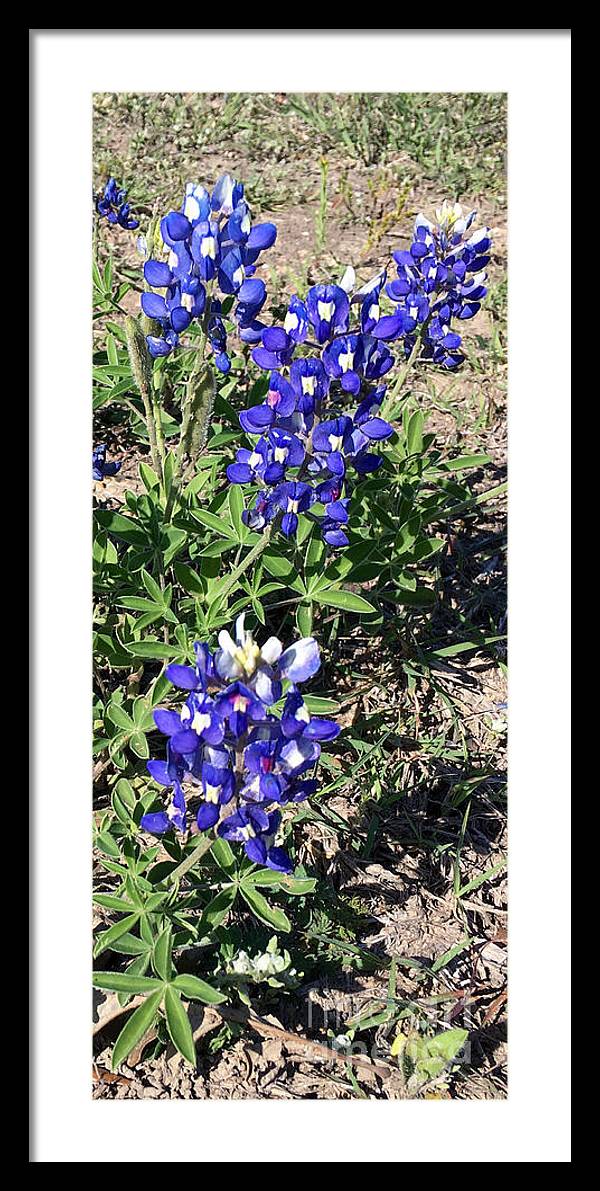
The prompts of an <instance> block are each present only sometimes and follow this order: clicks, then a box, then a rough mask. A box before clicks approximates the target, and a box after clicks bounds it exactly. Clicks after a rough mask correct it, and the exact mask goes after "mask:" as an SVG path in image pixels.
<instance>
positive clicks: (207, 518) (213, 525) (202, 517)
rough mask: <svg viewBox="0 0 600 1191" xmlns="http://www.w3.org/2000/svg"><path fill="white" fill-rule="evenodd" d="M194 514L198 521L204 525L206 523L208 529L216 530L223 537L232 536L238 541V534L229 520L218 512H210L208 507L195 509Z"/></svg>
mask: <svg viewBox="0 0 600 1191" xmlns="http://www.w3.org/2000/svg"><path fill="white" fill-rule="evenodd" d="M193 516H194V518H195V520H196V521H200V523H201V524H202V525H206V526H207V527H208V529H212V530H214V532H215V533H218V534H219V535H220V537H222V538H231V539H233V540H234V541H237V536H236V534H235V533H234V531H233V529H232V527H231V525H230V523H229V521H228V520H225V519H224V517H218V516H217V514H216V513H210V512H209V511H208V509H194V512H193Z"/></svg>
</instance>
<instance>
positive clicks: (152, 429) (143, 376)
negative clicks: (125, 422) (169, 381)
mask: <svg viewBox="0 0 600 1191" xmlns="http://www.w3.org/2000/svg"><path fill="white" fill-rule="evenodd" d="M125 333H126V336H127V350H128V352H129V359H130V362H131V370H132V372H133V376H134V379H135V382H136V384H137V386H138V389H139V391H140V394H141V398H142V402H143V404H144V418H145V422H146V429H147V431H148V441H149V443H150V458H151V460H152V466H153V468H154V470H155V472H156V474H157V475H158V476H160V475H161V471H162V468H161V456H160V453H159V449H158V440H157V436H156V422H155V419H154V407H153V401H152V365H151V363H150V356H149V355H148V348H147V347H146V340H145V339H144V336H143V333H142V330H141V327H140V325H139V323H138V322H137V321H136V319H135V318H133V316H132V315H130V314H129V315H128V316H127V318H126V320H125Z"/></svg>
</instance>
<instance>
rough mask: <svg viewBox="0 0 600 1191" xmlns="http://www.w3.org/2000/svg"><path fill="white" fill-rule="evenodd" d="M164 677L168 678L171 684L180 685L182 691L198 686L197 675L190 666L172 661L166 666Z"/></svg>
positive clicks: (192, 689) (194, 688)
mask: <svg viewBox="0 0 600 1191" xmlns="http://www.w3.org/2000/svg"><path fill="white" fill-rule="evenodd" d="M165 678H168V680H169V682H171V683H172V684H173V686H177V687H180V689H181V690H183V691H195V690H196V687H197V686H198V675H197V674H196V671H195V670H193V669H192V667H191V666H178V665H177V664H176V663H174V662H173V663H172V664H171V665H170V666H167V668H166V670H165Z"/></svg>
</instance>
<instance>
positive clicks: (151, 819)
mask: <svg viewBox="0 0 600 1191" xmlns="http://www.w3.org/2000/svg"><path fill="white" fill-rule="evenodd" d="M170 826H171V820H170V819H169V816H168V814H167V812H166V811H157V812H156V814H150V815H142V817H141V819H140V827H141V829H142V831H149V832H150V834H151V835H164V834H165V831H168V830H169V828H170Z"/></svg>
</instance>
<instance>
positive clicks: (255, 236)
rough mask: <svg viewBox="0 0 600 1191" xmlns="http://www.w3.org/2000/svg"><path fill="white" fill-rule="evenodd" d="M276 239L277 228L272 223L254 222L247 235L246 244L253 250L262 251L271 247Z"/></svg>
mask: <svg viewBox="0 0 600 1191" xmlns="http://www.w3.org/2000/svg"><path fill="white" fill-rule="evenodd" d="M276 239H277V228H276V227H275V224H274V223H255V225H254V227H253V228H252V231H251V232H250V235H249V236H248V240H247V246H248V248H250V249H254V250H255V251H259V252H263V251H264V249H265V248H271V246H272V245H273V244H274V243H275V240H276Z"/></svg>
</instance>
